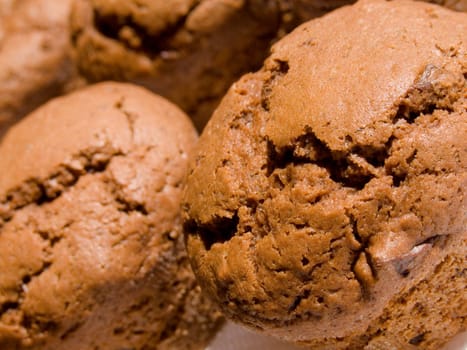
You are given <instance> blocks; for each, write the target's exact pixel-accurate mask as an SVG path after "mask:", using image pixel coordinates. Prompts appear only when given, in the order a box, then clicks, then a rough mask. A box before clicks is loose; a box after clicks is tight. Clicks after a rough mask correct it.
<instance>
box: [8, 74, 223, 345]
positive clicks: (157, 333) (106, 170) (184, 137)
mask: <svg viewBox="0 0 467 350" xmlns="http://www.w3.org/2000/svg"><path fill="white" fill-rule="evenodd" d="M196 140H197V135H196V132H195V130H194V128H193V126H192V124H191V122H190V121H189V120H188V118H187V117H186V116H185V115H184V114H183V113H182V112H181V111H180V110H179V109H178V108H177V107H175V106H174V105H172V104H171V103H169V102H167V101H166V100H164V99H162V98H160V97H158V96H156V95H153V94H152V93H150V92H148V91H146V90H144V89H143V88H140V87H135V86H131V85H128V84H118V83H102V84H98V85H95V86H92V87H89V88H86V89H84V90H81V91H78V92H76V93H73V94H70V95H68V96H65V97H60V98H57V99H55V100H52V101H51V102H49V103H47V104H46V105H44V106H43V107H41V108H39V109H37V110H36V111H35V112H33V113H32V114H30V115H29V116H27V117H26V118H24V119H23V120H22V121H21V122H19V123H18V124H17V125H15V126H14V127H12V128H11V129H10V130H9V131H8V133H7V134H6V135H5V137H4V139H3V141H2V142H1V143H0V168H1V169H6V171H2V172H1V174H0V271H1V274H0V348H1V349H2V350H11V349H15V350H19V349H40V350H44V349H54V350H55V349H71V350H73V349H80V350H81V349H101V350H102V349H155V348H157V349H203V348H204V346H205V345H206V343H207V342H208V340H209V338H210V336H211V335H212V334H213V332H214V331H215V329H216V327H217V326H218V324H219V321H220V319H221V318H220V314H219V313H218V311H216V310H215V309H214V308H213V307H212V304H211V303H210V302H209V300H208V299H207V298H205V297H204V296H203V295H202V294H201V291H200V288H199V286H198V285H197V284H196V282H195V278H194V275H193V273H192V271H191V268H190V266H189V263H188V259H187V257H186V253H185V249H184V244H183V235H182V234H181V222H180V210H179V205H180V198H181V188H182V185H183V178H184V176H185V172H186V167H187V158H188V156H189V155H190V153H191V151H192V148H193V146H194V144H195V142H196Z"/></svg>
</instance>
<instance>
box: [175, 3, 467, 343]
mask: <svg viewBox="0 0 467 350" xmlns="http://www.w3.org/2000/svg"><path fill="white" fill-rule="evenodd" d="M466 16H467V15H466V14H465V13H456V12H453V11H450V10H447V9H443V8H441V7H439V6H436V5H430V4H426V3H419V2H410V1H393V2H386V1H380V0H375V1H372V0H367V1H361V2H359V3H357V4H356V5H354V6H351V7H345V8H341V9H338V10H336V11H334V12H332V13H331V14H328V15H326V16H324V17H322V18H320V19H317V20H314V21H310V22H308V23H306V24H304V25H302V26H300V27H298V28H297V29H296V30H295V31H293V32H292V33H291V34H290V35H288V36H286V37H285V38H284V39H282V40H281V41H279V42H278V43H277V44H275V45H274V46H273V48H272V53H271V55H270V57H269V58H268V59H267V60H266V61H265V63H264V66H263V68H262V69H261V70H259V71H258V72H256V73H253V74H248V75H245V76H244V77H243V78H242V79H240V80H239V81H238V82H237V83H235V84H234V85H233V86H232V87H231V89H230V90H229V92H228V94H227V95H226V97H225V98H224V99H223V101H222V102H221V104H220V106H219V108H218V109H217V110H216V112H215V113H214V115H213V118H212V119H211V121H210V122H209V123H208V125H207V127H206V129H205V130H204V131H203V134H202V136H201V138H200V142H199V146H198V149H197V153H196V157H195V159H194V160H193V162H192V164H191V170H190V173H189V176H188V180H187V181H188V182H187V187H186V191H185V194H184V199H183V202H182V203H183V218H184V225H185V226H184V227H185V231H186V237H187V246H188V252H189V256H190V259H191V262H192V265H193V268H194V271H195V273H196V274H197V277H198V280H199V281H200V283H201V284H202V286H204V287H205V288H206V290H207V291H208V292H209V293H210V294H211V295H213V296H215V298H216V299H217V302H218V303H219V305H221V306H222V308H223V310H224V312H225V313H226V315H228V316H229V317H231V318H233V319H234V320H237V321H240V322H242V323H244V324H247V325H249V326H251V327H253V328H256V329H259V330H261V329H263V330H266V331H267V332H269V333H270V334H273V335H277V336H280V337H283V338H285V339H289V340H293V341H298V342H302V343H307V342H309V341H311V340H313V339H318V338H319V339H323V338H329V339H330V338H333V339H335V340H336V339H337V340H339V341H342V339H344V338H345V337H348V336H349V335H352V334H363V333H365V331H366V330H367V329H368V327H369V325H370V324H371V322H373V321H375V320H377V319H378V317H383V316H382V315H391V310H389V309H388V308H387V307H388V305H389V304H390V303H392V304H396V305H399V306H401V305H402V304H401V303H399V304H398V302H397V301H394V300H396V299H394V298H397V296H398V295H401V293H402V292H403V291H407V289H409V288H411V287H413V286H415V285H418V284H417V283H419V282H420V281H422V280H423V279H424V278H425V279H426V278H428V277H427V276H430V274H432V273H434V272H433V271H434V270H433V269H435V267H437V266H438V265H439V264H440V263H441V262H442V261H443V260H444V259H445V258H446V256H447V255H448V254H451V253H452V252H456V251H457V252H459V250H460V251H462V249H463V251H464V252H465V249H466V248H465V247H466V230H465V228H466V227H467V225H466V224H467V217H466V213H467V211H466V198H465V192H464V191H465V188H466V185H467V173H466V169H467V139H466V137H465V135H466V134H467V119H466V117H467V112H466V108H467V100H466V97H467V85H466V76H467V46H466V45H467V43H466V41H465V39H466V38H467V21H466ZM456 264H464V265H465V254H464V255H461V257H460V258H459V260H457V263H456ZM456 264H454V265H453V266H454V267H455V266H458V267H459V265H456ZM453 269H454V268H453ZM436 271H441V270H439V269H438V270H436ZM453 271H454V270H453ZM441 276H443V273H441ZM456 276H457V277H456ZM456 276H454V277H453V278H452V281H454V280H455V278H458V279H457V280H459V278H460V277H459V275H456ZM428 281H429V279H428ZM443 283H446V285H443V287H445V291H446V293H448V291H450V292H452V293H453V294H454V295H459V290H457V294H456V289H455V288H458V285H459V284H455V283H454V282H452V283H451V282H448V280H447V281H444V282H443ZM456 286H457V287H456ZM453 288H454V289H453ZM428 290H429V289H428ZM424 293H425V292H424ZM425 294H426V293H425ZM427 299H430V298H427ZM461 301H462V298H458V299H455V298H453V300H452V303H451V304H449V303H447V304H446V305H445V304H442V305H436V304H435V305H434V307H435V308H446V310H450V311H449V312H451V316H449V315H448V316H447V317H446V318H445V319H443V320H442V322H438V323H440V324H442V325H443V326H442V327H444V328H443V330H442V331H440V332H438V333H437V332H436V331H435V330H434V329H431V330H430V331H427V332H426V334H427V335H426V337H425V338H423V337H418V338H416V339H418V340H419V341H421V340H420V339H425V341H427V342H428V341H429V338H430V336H433V337H435V338H436V337H437V336H439V334H443V332H445V331H446V329H449V330H450V331H449V332H448V331H446V334H448V333H449V334H451V335H452V334H453V333H454V334H455V332H458V331H459V330H460V329H462V327H465V322H464V323H463V322H461V320H462V319H463V320H465V314H464V315H463V316H462V317H463V318H462V317H461V316H459V314H457V316H456V313H457V312H458V311H456V310H460V309H462V307H460V305H462V303H461ZM465 301H466V300H465V296H464V300H463V302H464V305H465ZM401 307H402V306H401ZM456 308H457V309H456ZM464 310H465V308H464ZM404 312H405V311H404ZM388 317H389V318H390V317H391V316H387V317H386V319H388ZM459 317H460V318H459ZM408 319H410V317H409V318H408ZM425 320H426V324H430V326H429V327H431V323H430V322H429V320H428V319H425ZM445 322H447V323H445ZM450 322H451V323H450ZM434 324H435V325H434V326H433V327H434V328H436V327H438V326H437V325H436V323H434ZM401 327H405V324H403V325H401ZM421 327H423V324H422V325H421ZM427 327H428V326H427ZM440 327H441V326H440ZM405 329H409V331H408V333H410V332H417V330H413V329H411V328H410V327H408V328H407V327H405ZM356 332H357V333H356ZM378 332H379V333H378ZM377 333H378V334H381V329H380V330H379V331H378V330H375V333H374V334H370V335H367V338H366V341H367V340H368V338H369V337H372V336H375V335H376V334H377ZM430 334H431V335H430ZM416 335H417V333H415V334H413V336H414V337H415V336H416ZM407 336H408V335H407ZM446 336H447V335H442V336H441V337H442V338H443V337H446ZM404 337H405V336H404ZM409 339H410V338H409ZM337 340H336V341H337ZM440 341H443V340H442V339H441V340H440ZM341 343H342V342H341ZM364 344H365V343H364ZM435 345H436V344H435ZM362 346H363V345H361V346H360V347H355V348H359V349H361V348H362ZM437 346H439V343H438V345H437ZM318 348H319V349H324V348H325V347H323V345H322V344H321V347H319V346H318ZM330 348H331V349H337V348H339V347H338V346H337V345H335V344H334V345H333V346H331V347H330ZM343 348H344V347H343ZM345 348H346V349H347V347H345ZM350 348H352V347H349V349H350ZM433 348H436V346H435V347H433ZM438 348H439V347H438Z"/></svg>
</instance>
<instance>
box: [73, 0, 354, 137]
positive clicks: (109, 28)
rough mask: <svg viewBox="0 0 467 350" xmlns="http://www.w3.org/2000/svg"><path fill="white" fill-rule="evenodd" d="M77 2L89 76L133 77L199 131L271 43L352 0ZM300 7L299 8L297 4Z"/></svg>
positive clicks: (79, 47) (78, 36) (76, 21)
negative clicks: (179, 110) (184, 114)
mask: <svg viewBox="0 0 467 350" xmlns="http://www.w3.org/2000/svg"><path fill="white" fill-rule="evenodd" d="M295 2H296V3H297V5H298V3H300V1H283V0H281V1H277V0H274V1H270V0H177V1H162V0H157V1H148V0H143V1H142V0H114V1H107V0H77V1H75V4H74V9H73V13H72V20H71V23H72V41H73V47H74V48H75V53H76V61H77V65H78V67H79V70H80V72H81V73H82V74H83V75H84V76H85V77H86V78H87V79H88V80H89V81H99V80H103V79H116V80H129V81H133V82H136V83H138V84H142V85H144V86H146V87H148V88H150V89H151V90H153V91H155V92H157V93H159V94H161V95H163V96H165V97H167V98H169V99H170V100H171V101H173V102H175V103H176V104H177V105H179V106H180V107H182V108H183V109H184V110H185V111H186V112H187V113H188V115H189V116H190V117H192V119H193V120H194V123H195V125H196V126H197V127H198V129H202V128H203V127H204V125H205V123H206V121H207V120H208V119H209V117H210V116H211V112H212V111H213V110H214V108H215V107H216V106H217V104H218V102H219V100H220V98H221V97H222V96H223V95H224V94H225V92H226V91H227V89H228V88H229V86H230V85H231V84H232V83H233V82H234V81H235V80H237V79H238V78H239V77H240V76H241V75H242V74H243V73H246V72H248V71H252V70H256V69H258V68H259V67H260V66H261V63H262V61H263V59H264V58H265V57H266V56H267V52H268V49H269V46H270V44H271V40H273V39H274V38H275V37H276V36H277V35H278V33H279V32H280V33H283V32H286V31H289V30H290V29H291V28H293V27H294V26H295V25H296V24H297V23H299V22H300V23H301V22H303V20H304V19H309V18H312V17H315V16H317V15H320V14H322V13H324V12H326V11H328V10H330V9H333V8H336V7H338V6H340V5H343V4H346V3H348V2H349V0H333V1H308V2H306V1H303V3H302V4H299V10H300V11H296V8H295ZM297 9H298V8H297Z"/></svg>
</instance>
